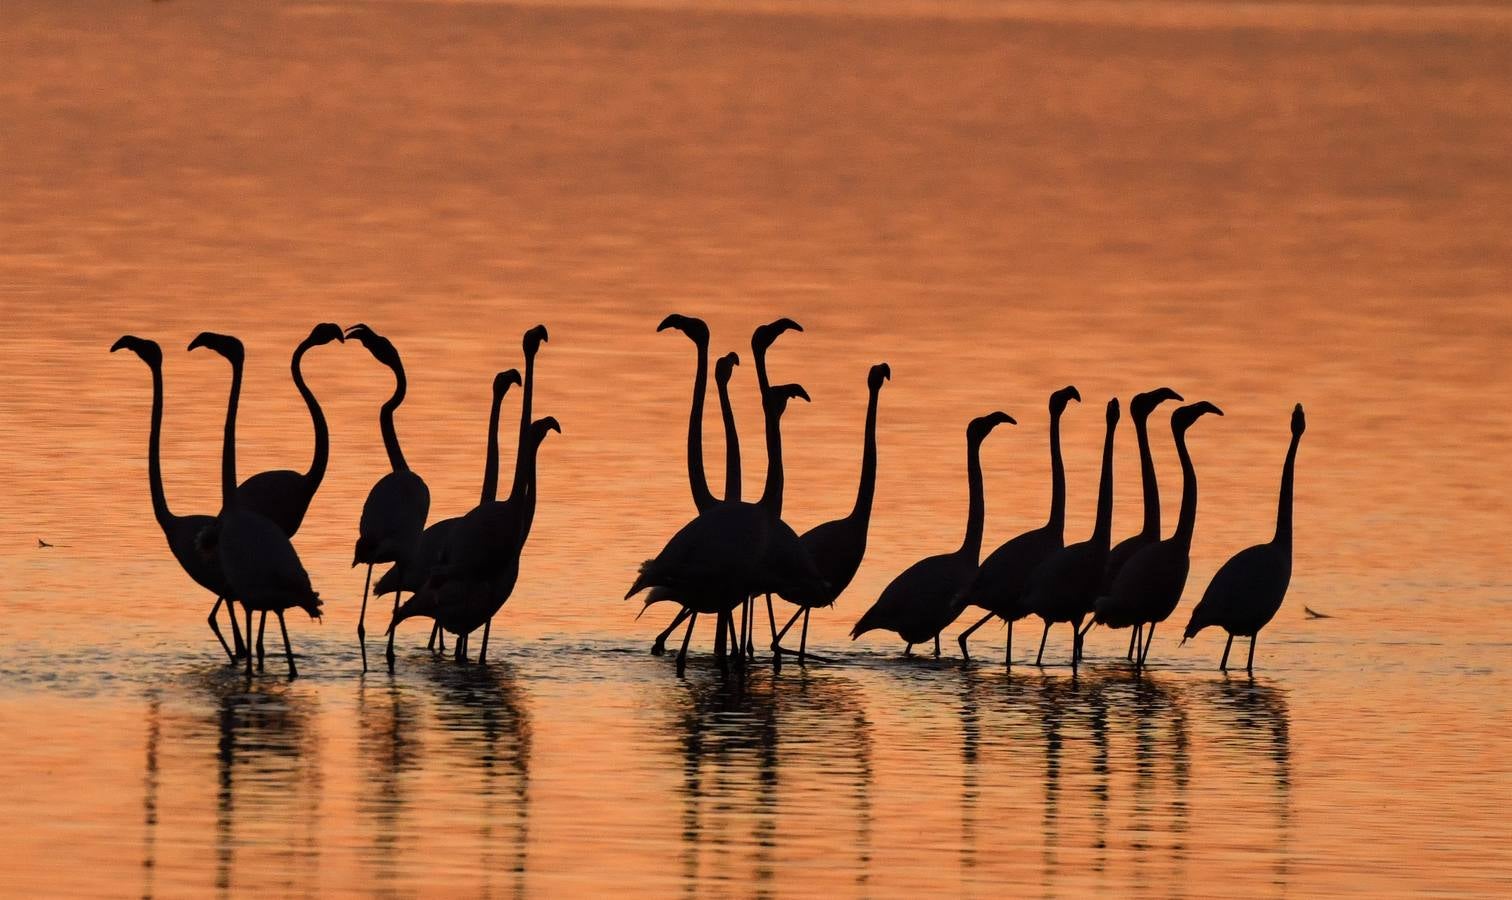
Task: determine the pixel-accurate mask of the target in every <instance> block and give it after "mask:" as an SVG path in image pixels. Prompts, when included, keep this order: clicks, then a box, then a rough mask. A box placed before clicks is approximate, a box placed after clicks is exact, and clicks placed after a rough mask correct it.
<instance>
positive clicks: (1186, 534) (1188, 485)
mask: <svg viewBox="0 0 1512 900" xmlns="http://www.w3.org/2000/svg"><path fill="white" fill-rule="evenodd" d="M1176 456H1177V457H1178V458H1180V460H1181V512H1180V513H1179V514H1178V515H1177V518H1176V533H1175V534H1174V535H1172V536H1171V540H1174V541H1179V542H1181V543H1182V544H1183V545H1185V546H1187V547H1190V546H1192V530H1193V529H1194V528H1196V527H1197V468H1196V467H1195V466H1193V465H1192V454H1191V453H1190V452H1189V451H1188V450H1187V443H1186V432H1185V431H1178V432H1176Z"/></svg>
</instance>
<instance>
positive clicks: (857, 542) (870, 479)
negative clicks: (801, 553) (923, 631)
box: [772, 363, 892, 662]
mask: <svg viewBox="0 0 1512 900" xmlns="http://www.w3.org/2000/svg"><path fill="white" fill-rule="evenodd" d="M891 379H892V369H891V368H889V367H888V365H887V363H879V364H878V365H875V366H872V367H871V371H869V372H868V373H867V376H866V388H867V392H868V399H867V402H866V428H865V431H864V437H863V439H862V446H861V483H860V484H859V485H858V486H857V488H856V504H855V506H853V507H851V511H850V515H847V516H845V517H844V518H841V519H833V520H831V521H829V522H824V523H823V524H820V525H816V526H814V527H813V528H811V529H809V530H808V531H805V532H804V533H803V535H802V536H801V537H800V538H799V540H800V541H801V542H802V543H803V549H805V550H807V551H808V555H809V558H810V559H812V560H813V561H814V566H815V567H816V568H817V569H818V570H819V574H820V576H821V577H823V578H824V580H825V582H826V583H827V584H828V585H829V587H828V589H827V590H826V591H824V592H823V593H822V594H818V595H816V596H813V597H811V598H808V602H802V601H803V599H804V598H798V599H795V600H794V601H793V602H795V603H797V605H798V609H797V611H796V612H794V613H793V617H792V618H791V619H788V621H787V624H786V625H783V626H782V630H781V631H779V632H777V637H776V638H775V639H774V640H773V641H772V654H773V656H774V658H776V659H778V660H780V659H781V657H782V654H783V653H791V652H792V651H791V650H787V649H785V648H784V647H783V646H782V639H783V638H784V637H785V636H786V635H787V633H788V631H789V630H790V629H791V628H792V627H793V623H794V622H797V621H798V617H799V616H802V617H803V630H802V631H801V632H800V636H799V638H798V653H797V656H798V660H799V662H802V661H803V659H804V655H805V653H806V651H807V648H808V625H809V614H810V613H812V612H813V610H814V608H815V607H817V606H833V605H834V603H835V600H837V599H838V598H839V597H840V595H841V594H843V593H845V589H846V588H847V587H849V586H850V583H851V579H853V578H855V577H856V571H857V570H858V569H860V568H861V560H862V558H863V557H865V556H866V532H867V529H868V526H869V525H870V524H871V510H872V498H873V497H874V496H875V494H876V489H877V399H878V397H879V396H880V395H881V393H882V383H883V382H884V381H889V380H891ZM783 599H789V598H786V597H784V598H783Z"/></svg>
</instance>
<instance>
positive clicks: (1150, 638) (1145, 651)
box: [1134, 622, 1155, 669]
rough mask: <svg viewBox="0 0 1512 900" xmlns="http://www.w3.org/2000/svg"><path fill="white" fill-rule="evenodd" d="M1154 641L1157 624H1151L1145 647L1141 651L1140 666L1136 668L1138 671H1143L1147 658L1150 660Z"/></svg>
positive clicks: (1145, 639)
mask: <svg viewBox="0 0 1512 900" xmlns="http://www.w3.org/2000/svg"><path fill="white" fill-rule="evenodd" d="M1154 640H1155V623H1154V622H1151V623H1150V631H1149V633H1148V634H1146V635H1145V637H1144V647H1143V648H1142V649H1141V650H1140V651H1139V665H1137V666H1135V667H1134V668H1136V669H1143V668H1144V665H1145V660H1146V659H1147V658H1149V655H1150V644H1151V643H1152V642H1153V641H1154Z"/></svg>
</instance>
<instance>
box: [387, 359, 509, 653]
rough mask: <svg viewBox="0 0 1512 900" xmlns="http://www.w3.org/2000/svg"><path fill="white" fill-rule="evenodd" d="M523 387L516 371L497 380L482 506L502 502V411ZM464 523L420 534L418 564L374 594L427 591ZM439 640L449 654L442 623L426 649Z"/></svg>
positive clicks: (391, 574) (453, 521) (445, 522)
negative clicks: (508, 397)
mask: <svg viewBox="0 0 1512 900" xmlns="http://www.w3.org/2000/svg"><path fill="white" fill-rule="evenodd" d="M519 383H520V373H519V372H518V371H517V370H515V369H508V370H506V371H503V372H500V373H499V374H497V375H495V376H494V380H493V401H492V405H491V407H490V409H489V412H488V449H487V450H486V451H485V453H484V458H483V489H482V496H481V497H480V498H479V500H478V502H479V503H489V502H492V501H494V500H497V499H498V489H499V410H500V407H501V406H503V403H504V395H506V394H508V393H509V389H510V387H512V386H514V385H517V384H519ZM461 521H462V516H452V517H451V518H449V519H442V520H440V521H438V522H432V523H431V524H430V525H427V526H426V527H425V530H424V531H422V532H421V533H420V545H419V548H418V549H417V550H416V551H415V564H414V565H411V566H407V567H403V568H401V567H399V566H394V567H392V568H390V569H389V570H388V571H387V572H385V573H383V577H381V578H379V579H378V583H377V584H376V585H374V586H373V594H374V595H375V596H378V597H382V596H383V595H384V594H394V593H397V592H399V591H409V592H410V593H411V594H413V593H415V592H416V591H418V590H420V588H422V587H424V586H425V580H426V579H427V578H429V577H430V573H431V570H432V569H434V568H435V567H436V566H437V565H438V564H439V563H440V562H441V557H442V554H443V553H444V552H445V550H446V545H447V544H448V542H450V541H451V535H452V530H453V529H455V528H456V527H457V523H458V522H461ZM438 640H439V641H440V642H441V649H442V650H445V649H446V642H445V639H444V638H442V637H441V625H440V623H437V624H436V627H435V628H434V629H432V630H431V636H430V642H429V643H428V644H427V645H426V649H427V650H430V649H433V648H434V647H435V645H436V643H437V641H438Z"/></svg>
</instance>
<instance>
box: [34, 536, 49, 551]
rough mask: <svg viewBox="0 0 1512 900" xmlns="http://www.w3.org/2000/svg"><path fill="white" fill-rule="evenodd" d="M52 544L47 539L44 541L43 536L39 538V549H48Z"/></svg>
mask: <svg viewBox="0 0 1512 900" xmlns="http://www.w3.org/2000/svg"><path fill="white" fill-rule="evenodd" d="M52 546H53V545H52V544H49V543H48V542H47V541H44V540H42V539H41V538H37V549H38V550H47V549H49V548H51V547H52Z"/></svg>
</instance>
